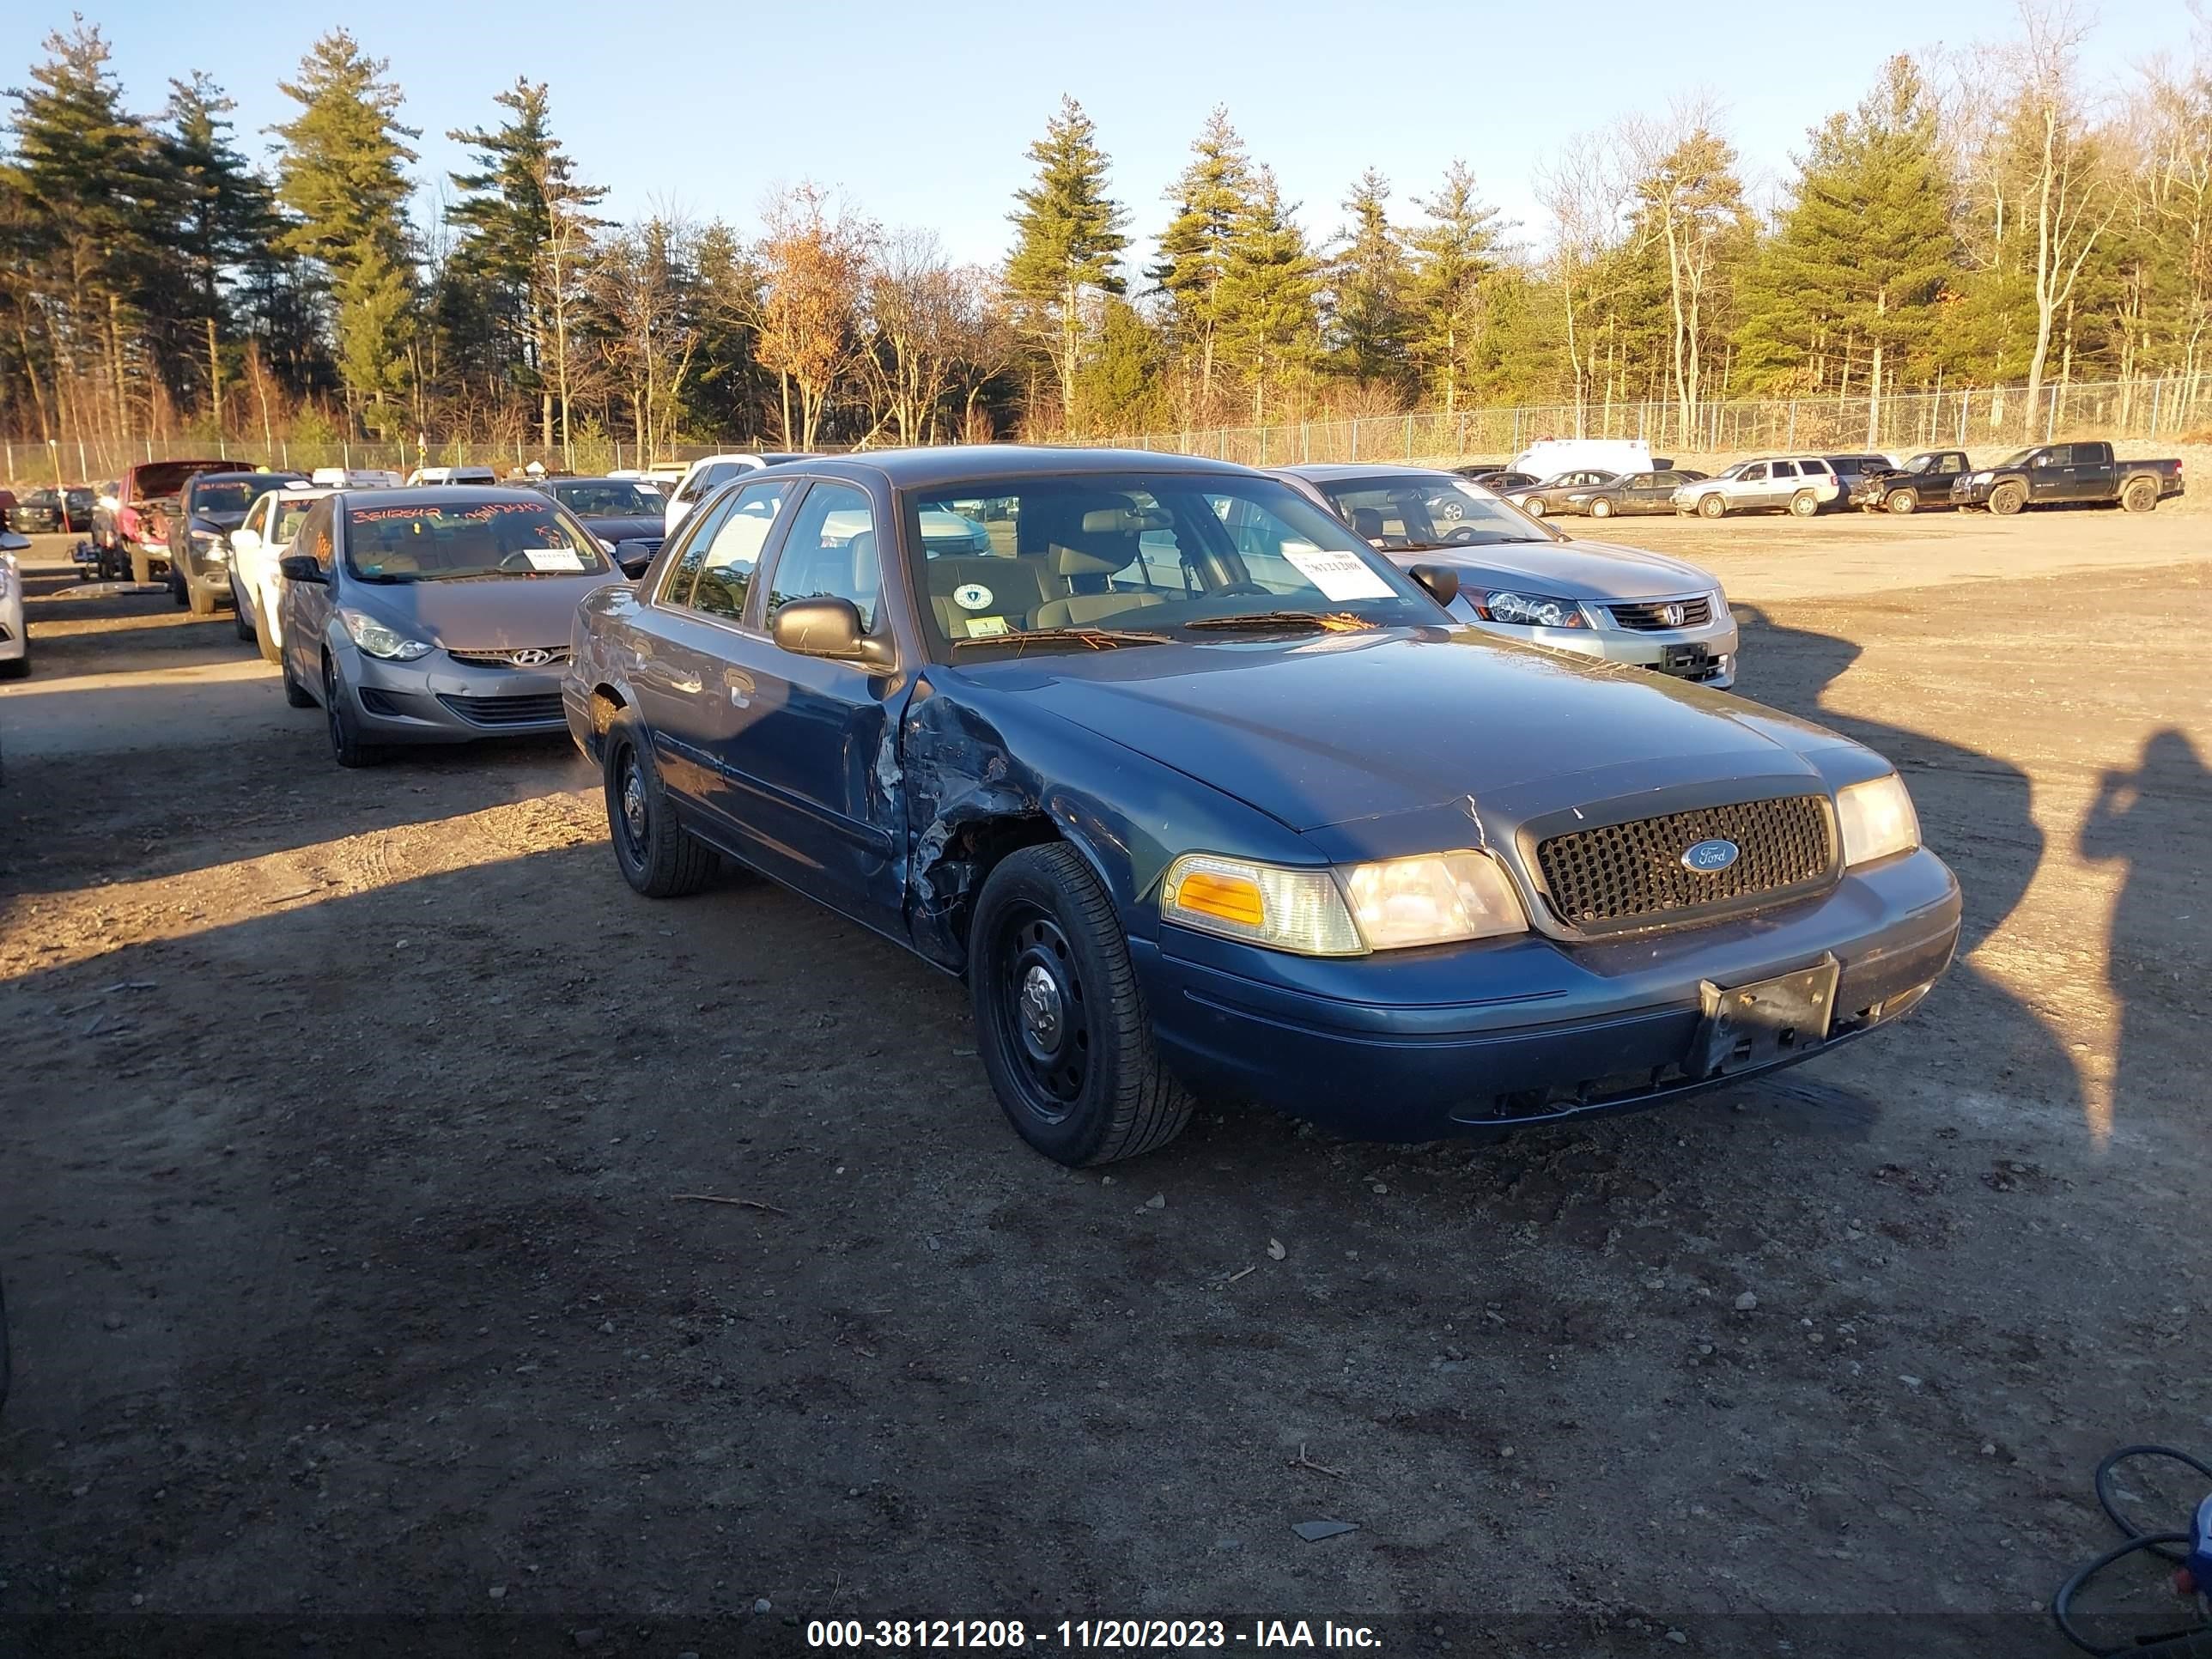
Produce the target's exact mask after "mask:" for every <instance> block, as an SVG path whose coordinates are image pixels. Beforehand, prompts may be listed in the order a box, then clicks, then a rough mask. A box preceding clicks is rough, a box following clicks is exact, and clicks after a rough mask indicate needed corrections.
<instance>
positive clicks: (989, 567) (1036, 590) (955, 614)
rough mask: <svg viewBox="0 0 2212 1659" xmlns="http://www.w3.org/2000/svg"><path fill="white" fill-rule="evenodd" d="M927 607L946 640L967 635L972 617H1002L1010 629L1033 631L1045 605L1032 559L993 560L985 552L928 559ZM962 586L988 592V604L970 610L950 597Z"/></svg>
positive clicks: (1040, 584)
mask: <svg viewBox="0 0 2212 1659" xmlns="http://www.w3.org/2000/svg"><path fill="white" fill-rule="evenodd" d="M927 568H928V572H929V608H930V609H931V610H932V611H934V612H935V613H936V615H937V625H938V627H939V629H943V630H944V633H945V638H947V639H949V640H964V639H966V638H967V637H968V623H969V620H970V619H972V618H974V617H1005V618H1006V625H1007V626H1008V627H1009V628H1032V627H1035V626H1036V623H1035V621H1034V620H1033V619H1034V618H1035V617H1036V614H1037V613H1038V611H1039V609H1040V607H1042V605H1044V602H1045V598H1044V583H1043V580H1042V579H1041V578H1040V577H1039V575H1038V574H1037V568H1036V561H1034V560H1030V559H1000V558H994V557H993V556H990V555H989V554H985V553H975V554H954V555H951V556H947V557H945V558H934V559H931V560H930V561H928V565H927ZM963 587H982V588H987V589H988V590H990V594H991V597H990V599H989V600H988V601H987V603H985V604H983V605H978V606H975V607H973V608H970V607H969V606H967V605H962V604H960V603H959V602H958V601H957V600H956V599H954V598H953V597H952V596H953V595H954V594H955V593H957V592H959V591H960V590H961V589H962V588H963Z"/></svg>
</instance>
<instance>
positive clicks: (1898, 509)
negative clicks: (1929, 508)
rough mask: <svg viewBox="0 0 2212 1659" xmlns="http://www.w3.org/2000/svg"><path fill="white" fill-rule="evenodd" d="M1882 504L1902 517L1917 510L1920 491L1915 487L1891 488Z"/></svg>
mask: <svg viewBox="0 0 2212 1659" xmlns="http://www.w3.org/2000/svg"><path fill="white" fill-rule="evenodd" d="M1882 505H1883V506H1884V507H1887V508H1888V509H1889V510H1890V511H1891V512H1893V513H1897V514H1898V515H1899V516H1900V517H1902V516H1903V515H1904V514H1905V513H1913V512H1917V511H1918V510H1919V507H1920V492H1919V491H1918V490H1917V489H1893V490H1891V491H1890V492H1889V499H1888V500H1887V501H1884V502H1883V503H1882Z"/></svg>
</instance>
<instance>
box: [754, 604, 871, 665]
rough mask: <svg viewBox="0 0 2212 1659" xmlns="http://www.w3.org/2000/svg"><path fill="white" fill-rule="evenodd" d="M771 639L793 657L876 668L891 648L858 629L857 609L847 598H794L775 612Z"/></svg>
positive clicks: (858, 613)
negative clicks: (824, 658)
mask: <svg viewBox="0 0 2212 1659" xmlns="http://www.w3.org/2000/svg"><path fill="white" fill-rule="evenodd" d="M770 636H771V637H772V638H773V639H774V640H775V644H776V648H777V649H778V650H781V651H788V652H790V653H792V654H793V655H794V656H799V657H827V658H829V659H830V660H831V661H833V662H859V663H871V664H878V665H882V664H887V663H889V662H890V654H891V653H890V646H889V645H887V644H886V643H885V642H884V641H882V640H875V639H870V638H869V637H868V635H866V633H864V632H863V631H862V630H861V628H860V607H859V606H858V605H854V603H853V602H852V600H850V599H793V600H792V601H791V603H790V604H788V605H785V606H784V607H783V609H782V610H781V611H777V612H776V613H775V624H774V626H773V628H772V629H770Z"/></svg>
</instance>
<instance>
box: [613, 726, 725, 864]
mask: <svg viewBox="0 0 2212 1659" xmlns="http://www.w3.org/2000/svg"><path fill="white" fill-rule="evenodd" d="M601 742H602V747H601V749H600V751H599V752H600V757H601V760H600V763H601V767H602V769H603V771H604V775H605V786H606V798H607V833H608V838H609V839H610V840H611V841H612V842H614V848H615V863H616V865H617V866H618V867H619V868H620V869H621V871H622V872H623V880H624V881H626V882H628V883H629V884H630V885H631V886H632V887H634V888H635V889H636V890H638V891H639V892H641V893H642V894H644V895H645V896H646V897H647V898H682V897H684V896H686V895H687V894H691V893H696V892H697V891H698V890H700V889H701V888H702V887H704V886H705V885H706V884H708V882H710V881H712V880H713V879H714V876H715V873H716V872H717V871H719V870H720V867H721V858H720V854H717V853H716V852H715V851H714V848H711V847H709V846H708V845H707V843H706V842H702V841H701V840H700V839H699V838H698V837H697V836H694V835H693V834H692V833H691V832H690V830H688V829H685V828H684V826H683V825H682V824H681V823H678V822H677V818H676V813H675V811H674V809H673V808H672V807H671V806H670V805H669V804H668V796H667V793H666V792H665V790H663V789H662V787H661V786H660V775H659V773H658V772H656V771H655V770H654V769H653V759H652V743H651V739H650V738H648V736H647V733H646V730H645V726H644V725H643V723H642V722H641V721H640V720H638V719H637V717H636V716H635V715H634V714H623V715H620V716H618V717H617V719H616V720H615V723H614V724H613V725H612V726H609V727H608V728H607V734H606V736H605V738H603V739H602V740H601Z"/></svg>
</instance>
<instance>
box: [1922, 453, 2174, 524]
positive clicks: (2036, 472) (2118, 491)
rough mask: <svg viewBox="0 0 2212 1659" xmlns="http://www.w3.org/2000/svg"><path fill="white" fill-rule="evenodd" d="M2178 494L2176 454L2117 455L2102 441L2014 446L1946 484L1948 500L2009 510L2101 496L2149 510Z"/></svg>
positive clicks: (1958, 504) (2135, 510)
mask: <svg viewBox="0 0 2212 1659" xmlns="http://www.w3.org/2000/svg"><path fill="white" fill-rule="evenodd" d="M2179 494H2181V463H2180V462H2179V461H2178V460H2175V461H2117V460H2114V459H2112V445H2110V444H2107V443H2073V444H2038V445H2036V446H2035V447H2033V448H2030V449H2022V450H2018V451H2015V453H2012V454H2010V455H2008V456H2006V457H2005V458H2004V459H2002V460H2001V461H1999V462H1998V463H1997V464H1996V465H1995V466H1987V467H1983V468H1981V469H1980V470H1979V471H1973V472H1966V473H1961V474H1960V477H1959V479H1958V481H1957V482H1956V483H1954V484H1953V485H1952V486H1951V504H1952V505H1953V506H1954V507H1988V508H1989V509H1990V512H1992V513H2001V514H2010V513H2017V512H2019V511H2020V510H2021V508H2022V507H2051V506H2059V505H2065V504H2071V503H2073V502H2075V501H2102V502H2106V503H2108V504H2109V503H2112V502H2118V504H2119V506H2120V507H2122V509H2124V511H2126V512H2130V513H2148V512H2149V511H2150V510H2151V509H2152V508H2153V507H2156V506H2157V505H2158V504H2159V503H2160V501H2164V500H2165V499H2166V497H2167V496H2169V495H2179Z"/></svg>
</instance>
